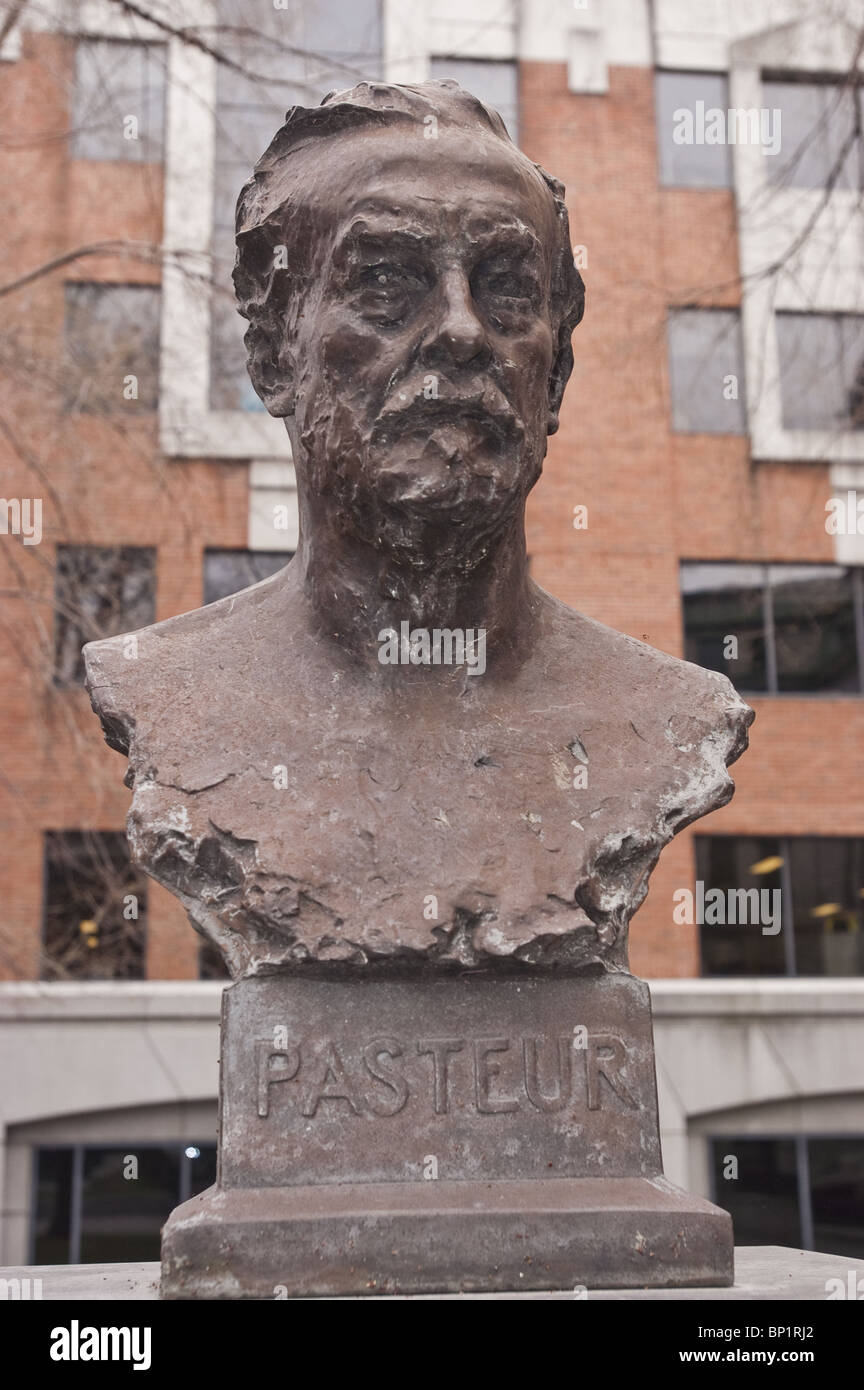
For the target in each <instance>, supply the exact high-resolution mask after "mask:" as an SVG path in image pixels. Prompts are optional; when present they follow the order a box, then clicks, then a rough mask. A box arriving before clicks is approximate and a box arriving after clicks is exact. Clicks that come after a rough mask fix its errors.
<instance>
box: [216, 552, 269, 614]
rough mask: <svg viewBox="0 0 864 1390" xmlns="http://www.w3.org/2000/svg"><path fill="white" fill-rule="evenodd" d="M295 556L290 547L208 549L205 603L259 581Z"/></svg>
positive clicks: (266, 577)
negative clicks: (283, 548) (275, 548)
mask: <svg viewBox="0 0 864 1390" xmlns="http://www.w3.org/2000/svg"><path fill="white" fill-rule="evenodd" d="M290 559H291V551H288V550H205V551H204V602H205V604H207V603H216V602H218V600H219V599H220V598H227V597H228V595H229V594H236V593H239V591H240V590H241V589H248V588H249V586H250V584H259V583H260V582H261V580H262V579H269V577H270V575H271V574H275V573H276V571H277V570H281V569H283V568H284V566H285V565H287V564H288V561H289V560H290Z"/></svg>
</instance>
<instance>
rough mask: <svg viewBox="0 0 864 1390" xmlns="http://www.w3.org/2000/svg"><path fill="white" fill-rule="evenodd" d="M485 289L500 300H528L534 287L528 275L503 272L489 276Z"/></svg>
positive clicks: (510, 271)
mask: <svg viewBox="0 0 864 1390" xmlns="http://www.w3.org/2000/svg"><path fill="white" fill-rule="evenodd" d="M486 289H487V291H488V293H489V294H492V295H495V296H497V297H498V298H501V299H530V298H531V297H532V295H533V293H534V290H535V285H534V281H533V279H532V278H531V276H530V275H523V274H520V273H519V272H518V271H513V270H505V271H501V272H499V273H497V274H494V275H490V276H489V277H488V279H487V280H486Z"/></svg>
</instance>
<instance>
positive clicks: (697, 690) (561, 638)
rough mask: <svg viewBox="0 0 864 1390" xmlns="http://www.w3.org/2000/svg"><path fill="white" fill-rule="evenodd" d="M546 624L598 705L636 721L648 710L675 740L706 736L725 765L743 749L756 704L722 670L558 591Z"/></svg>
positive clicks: (653, 722) (649, 720) (651, 721)
mask: <svg viewBox="0 0 864 1390" xmlns="http://www.w3.org/2000/svg"><path fill="white" fill-rule="evenodd" d="M544 598H546V599H549V596H548V595H545V596H544ZM546 624H547V631H549V632H550V635H551V636H552V640H553V643H554V646H555V647H556V648H557V649H558V651H559V652H560V653H561V654H562V656H563V657H564V659H565V661H566V664H567V665H568V666H569V665H570V662H571V660H572V663H573V667H574V669H575V670H578V672H579V680H580V685H582V686H583V688H586V690H587V691H589V692H590V694H589V699H590V700H591V702H592V703H594V704H595V705H596V707H597V708H598V709H604V710H610V711H611V709H613V708H614V709H618V710H619V712H620V713H621V715H622V716H623V715H626V716H627V718H628V720H632V721H633V723H634V724H635V725H636V726H637V727H639V728H642V722H643V718H644V722H645V723H646V724H647V725H649V726H650V727H651V728H652V729H653V731H654V732H662V734H663V736H664V738H665V739H666V740H668V741H669V742H671V743H675V744H678V745H680V744H684V743H688V742H692V743H694V744H698V743H701V741H702V740H703V739H709V740H711V741H712V742H716V743H718V744H721V745H722V747H723V754H724V762H725V763H726V764H727V766H728V764H729V763H732V762H734V761H735V760H736V759H737V758H738V757H740V755H741V754H742V753H743V752H744V750H745V748H746V747H747V730H748V728H749V726H750V725H751V724H752V722H753V719H754V717H755V716H754V712H753V710H752V709H751V708H750V706H749V705H747V704H745V702H744V701H743V700H742V699H741V697H740V695H739V694H738V692H737V691H736V690H735V687H734V686H733V685H732V683H731V681H729V680H728V679H727V678H726V676H724V675H722V674H721V673H720V672H719V671H709V670H707V669H706V668H705V667H703V666H696V665H694V663H693V662H690V661H682V660H681V658H680V657H677V656H670V655H669V654H668V653H667V652H663V651H660V650H659V649H658V648H656V647H652V646H650V645H649V644H648V643H647V642H640V641H638V640H637V639H636V638H634V637H629V636H627V634H626V633H623V632H618V631H617V630H616V629H615V628H610V627H606V626H605V624H603V623H599V622H597V621H596V620H595V619H593V618H588V617H586V616H585V615H584V614H583V613H578V612H577V611H576V610H575V609H572V608H569V607H568V606H567V605H566V604H563V603H560V602H559V601H558V600H557V599H549V603H548V604H547V605H546Z"/></svg>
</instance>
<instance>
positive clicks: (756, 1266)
mask: <svg viewBox="0 0 864 1390" xmlns="http://www.w3.org/2000/svg"><path fill="white" fill-rule="evenodd" d="M159 1276H160V1266H159V1264H158V1262H156V1261H153V1262H150V1263H144V1264H113V1265H31V1266H30V1267H29V1268H28V1267H21V1266H18V1267H15V1268H10V1269H0V1281H2V1280H6V1281H7V1282H8V1283H10V1284H13V1285H14V1281H16V1280H17V1281H19V1284H20V1285H21V1286H22V1287H23V1285H24V1281H26V1280H29V1281H30V1283H29V1285H27V1286H26V1289H27V1296H29V1297H31V1298H40V1299H43V1300H44V1301H46V1302H59V1303H76V1302H102V1301H103V1300H104V1301H108V1300H110V1301H115V1300H117V1301H124V1302H125V1301H127V1300H130V1301H138V1300H142V1301H146V1302H151V1301H153V1300H156V1299H158V1298H159ZM36 1280H38V1281H39V1283H38V1291H37V1290H36V1288H34V1283H35V1281H36ZM852 1280H858V1281H860V1287H862V1288H864V1260H853V1259H850V1258H849V1257H848V1256H847V1255H823V1254H820V1253H818V1252H817V1251H813V1250H799V1249H796V1248H791V1247H787V1246H782V1245H752V1246H744V1247H738V1248H737V1249H736V1250H735V1282H734V1284H732V1285H731V1286H730V1287H728V1288H705V1287H703V1288H682V1289H609V1288H597V1287H593V1286H592V1287H589V1288H588V1289H587V1291H586V1290H579V1291H578V1292H574V1289H573V1288H572V1287H571V1288H566V1289H550V1290H544V1291H536V1290H535V1291H530V1292H526V1291H522V1290H519V1291H513V1292H510V1293H477V1294H460V1293H449V1294H422V1295H418V1296H416V1297H415V1298H414V1299H413V1301H420V1302H422V1301H423V1300H424V1299H434V1300H436V1301H450V1300H457V1299H460V1300H466V1299H467V1300H468V1301H470V1302H483V1301H487V1300H500V1299H507V1300H508V1301H509V1300H528V1301H533V1300H540V1301H544V1302H545V1301H553V1302H557V1301H562V1300H563V1301H565V1302H572V1301H573V1298H574V1297H586V1298H587V1300H588V1302H589V1303H593V1302H604V1303H608V1302H614V1303H625V1302H637V1301H638V1302H649V1303H669V1302H687V1303H706V1302H718V1303H758V1302H763V1301H765V1302H777V1301H780V1302H784V1303H797V1302H824V1301H827V1300H829V1299H831V1298H835V1299H836V1298H841V1299H842V1298H843V1297H849V1296H851V1292H850V1284H851V1282H852ZM521 1282H522V1281H521V1280H520V1283H521ZM844 1290H845V1291H846V1292H845V1294H844ZM21 1292H22V1288H21V1287H19V1289H18V1296H20V1294H21ZM8 1296H9V1297H16V1293H15V1292H10V1293H9V1295H8ZM381 1296H382V1297H383V1298H386V1299H387V1301H388V1302H394V1301H396V1302H399V1301H402V1300H403V1299H404V1298H406V1295H404V1294H397V1295H389V1296H388V1295H386V1294H382V1295H381ZM271 1297H275V1298H276V1299H277V1301H278V1300H279V1299H282V1298H283V1297H284V1294H283V1292H282V1290H281V1289H280V1290H279V1292H278V1294H276V1295H271Z"/></svg>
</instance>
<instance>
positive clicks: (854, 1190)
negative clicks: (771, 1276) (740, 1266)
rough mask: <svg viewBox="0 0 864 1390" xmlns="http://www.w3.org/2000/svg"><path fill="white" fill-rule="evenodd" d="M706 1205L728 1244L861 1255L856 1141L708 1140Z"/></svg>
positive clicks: (861, 1170) (861, 1169)
mask: <svg viewBox="0 0 864 1390" xmlns="http://www.w3.org/2000/svg"><path fill="white" fill-rule="evenodd" d="M708 1142H709V1146H710V1154H711V1173H712V1192H711V1196H712V1200H713V1201H714V1202H716V1203H717V1205H718V1206H721V1207H724V1208H725V1210H726V1211H728V1212H729V1213H730V1215H731V1217H732V1224H733V1227H734V1230H735V1244H736V1245H785V1246H792V1247H793V1248H798V1249H804V1250H822V1251H824V1252H825V1254H827V1255H846V1256H848V1257H850V1258H852V1259H862V1258H864V1137H862V1136H860V1135H805V1134H797V1135H790V1136H779V1135H778V1136H771V1137H759V1138H755V1137H753V1136H751V1135H747V1136H746V1137H744V1136H738V1135H731V1134H730V1135H722V1136H719V1137H716V1136H715V1137H713V1138H711V1139H710V1140H709V1141H708Z"/></svg>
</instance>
